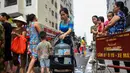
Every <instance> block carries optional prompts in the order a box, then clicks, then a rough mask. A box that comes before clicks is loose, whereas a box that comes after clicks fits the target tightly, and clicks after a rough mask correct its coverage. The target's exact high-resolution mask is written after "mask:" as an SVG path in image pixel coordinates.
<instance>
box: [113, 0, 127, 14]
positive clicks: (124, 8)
mask: <svg viewBox="0 0 130 73" xmlns="http://www.w3.org/2000/svg"><path fill="white" fill-rule="evenodd" d="M115 4H116V6H117V7H120V10H121V11H122V12H123V13H124V14H125V16H127V15H128V8H127V7H125V6H124V3H123V2H122V1H117V2H116V3H115Z"/></svg>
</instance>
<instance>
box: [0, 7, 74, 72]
mask: <svg viewBox="0 0 130 73" xmlns="http://www.w3.org/2000/svg"><path fill="white" fill-rule="evenodd" d="M60 15H61V23H60V26H59V29H60V30H59V32H60V33H61V35H60V36H59V38H60V39H62V40H63V41H64V42H65V43H67V44H69V45H70V44H72V43H71V42H70V41H69V40H70V37H69V36H68V35H70V34H71V33H72V32H73V31H74V29H73V27H74V25H73V21H72V20H71V19H70V18H69V12H68V9H67V8H62V9H61V10H60ZM9 19H10V16H9V15H8V14H7V13H1V14H0V73H17V71H19V73H34V65H35V63H36V62H37V61H39V63H40V67H41V73H44V71H45V69H46V71H47V73H50V70H49V66H50V60H49V55H52V52H53V51H52V48H53V47H52V45H51V43H50V42H48V41H47V40H46V36H47V34H46V32H44V31H43V30H42V29H41V28H40V26H39V23H38V19H37V17H36V16H35V14H29V15H28V16H27V18H26V19H27V21H26V20H25V19H24V18H23V16H18V17H16V18H13V19H12V21H13V23H12V22H10V21H9ZM70 46H71V47H72V46H73V45H70ZM27 55H29V59H30V61H29V65H28V67H27V70H26V65H27V64H26V59H27ZM59 60H63V59H59Z"/></svg>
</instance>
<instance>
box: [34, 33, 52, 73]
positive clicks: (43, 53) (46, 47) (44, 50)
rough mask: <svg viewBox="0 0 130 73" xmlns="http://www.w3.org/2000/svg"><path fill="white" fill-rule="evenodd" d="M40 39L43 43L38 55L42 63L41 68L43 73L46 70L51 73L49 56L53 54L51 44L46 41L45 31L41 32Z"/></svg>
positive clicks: (40, 45)
mask: <svg viewBox="0 0 130 73" xmlns="http://www.w3.org/2000/svg"><path fill="white" fill-rule="evenodd" d="M40 38H41V42H40V43H39V44H38V46H37V48H36V49H37V54H38V59H39V61H40V66H41V73H44V72H45V71H44V70H45V69H46V71H47V73H50V72H49V66H50V60H49V58H48V57H49V55H50V54H51V48H52V47H51V44H50V43H49V42H48V41H46V33H45V32H44V31H41V32H40Z"/></svg>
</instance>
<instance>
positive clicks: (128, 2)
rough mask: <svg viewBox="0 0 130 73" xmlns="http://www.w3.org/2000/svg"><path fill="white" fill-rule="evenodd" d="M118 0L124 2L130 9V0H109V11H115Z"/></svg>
mask: <svg viewBox="0 0 130 73" xmlns="http://www.w3.org/2000/svg"><path fill="white" fill-rule="evenodd" d="M116 1H122V2H124V5H125V6H126V7H127V8H128V9H129V10H130V0H107V11H108V12H109V11H113V6H114V4H115V2H116Z"/></svg>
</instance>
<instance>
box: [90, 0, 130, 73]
mask: <svg viewBox="0 0 130 73" xmlns="http://www.w3.org/2000/svg"><path fill="white" fill-rule="evenodd" d="M127 15H128V8H127V7H125V6H124V3H123V2H122V1H117V2H115V5H114V9H113V11H110V12H108V14H107V18H108V20H107V21H105V22H104V17H102V16H99V17H98V16H97V15H94V16H93V17H92V21H93V23H94V25H93V26H92V27H91V33H92V34H93V45H94V46H95V44H96V42H95V41H96V37H100V36H107V35H113V34H117V33H122V32H124V31H125V30H126V28H127V27H126V17H127ZM93 52H96V47H94V48H93ZM92 58H93V59H92V60H91V61H90V63H93V62H94V61H95V60H94V58H95V54H93V57H92ZM99 63H101V64H105V61H104V60H99ZM124 63H125V66H126V67H130V62H124ZM113 64H114V65H117V66H119V64H120V62H119V61H113ZM102 69H103V68H102ZM114 69H115V72H116V73H119V72H120V69H118V68H114ZM127 72H128V73H130V70H127Z"/></svg>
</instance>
